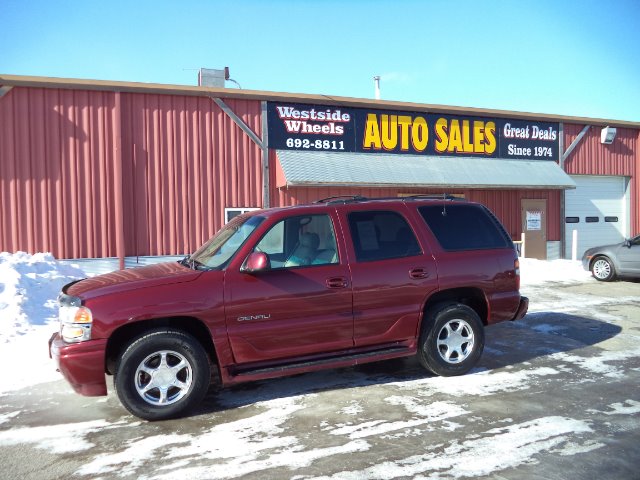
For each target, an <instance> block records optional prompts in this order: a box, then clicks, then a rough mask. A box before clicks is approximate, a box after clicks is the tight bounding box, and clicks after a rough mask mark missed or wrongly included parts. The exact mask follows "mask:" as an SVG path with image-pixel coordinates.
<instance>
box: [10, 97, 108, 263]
mask: <svg viewBox="0 0 640 480" xmlns="http://www.w3.org/2000/svg"><path fill="white" fill-rule="evenodd" d="M114 108H115V105H114V97H113V94H110V93H106V92H96V91H93V92H88V91H75V90H57V89H41V88H13V89H12V90H11V91H10V92H9V93H8V94H7V95H6V96H5V97H4V98H2V99H1V100H0V202H1V203H2V207H1V208H0V242H1V244H0V250H7V251H16V250H27V251H29V252H38V251H48V252H54V254H55V255H57V256H59V257H64V258H70V257H71V258H77V257H103V256H114V255H115V254H116V251H115V245H116V242H115V240H116V239H115V231H114V229H113V227H114V225H115V212H114V204H113V201H112V199H113V198H114V195H115V189H116V188H117V186H116V185H115V184H114V178H115V177H114V163H115V151H114V129H115V123H114Z"/></svg>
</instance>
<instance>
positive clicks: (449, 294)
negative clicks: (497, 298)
mask: <svg viewBox="0 0 640 480" xmlns="http://www.w3.org/2000/svg"><path fill="white" fill-rule="evenodd" d="M452 303H462V304H463V305H466V306H468V307H470V308H472V309H473V310H474V311H475V312H476V313H477V314H478V316H479V317H480V320H482V324H483V325H485V326H486V325H487V317H488V313H489V312H488V308H487V300H486V298H485V296H484V293H483V292H482V290H480V289H479V288H472V287H466V288H452V289H451V290H442V291H440V292H436V293H435V294H433V295H432V296H431V297H429V299H428V300H427V303H425V305H424V314H425V315H426V314H427V312H428V311H429V310H431V309H432V308H434V307H435V306H436V305H447V304H452Z"/></svg>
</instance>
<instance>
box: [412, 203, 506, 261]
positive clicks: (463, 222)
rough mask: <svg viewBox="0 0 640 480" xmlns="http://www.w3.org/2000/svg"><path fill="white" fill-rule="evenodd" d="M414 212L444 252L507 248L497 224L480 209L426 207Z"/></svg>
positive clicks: (490, 215)
mask: <svg viewBox="0 0 640 480" xmlns="http://www.w3.org/2000/svg"><path fill="white" fill-rule="evenodd" d="M418 210H419V211H420V214H421V215H422V218H424V220H425V222H427V225H428V226H429V228H430V229H431V231H432V232H433V234H434V235H435V236H436V238H437V239H438V242H439V243H440V245H441V246H442V248H444V249H445V250H448V251H456V250H476V249H488V248H503V247H507V246H508V247H511V239H510V238H509V237H508V236H507V234H506V232H505V231H504V229H503V227H502V225H501V224H500V222H498V220H497V219H496V218H495V217H494V216H493V214H491V213H490V212H489V211H488V210H487V209H485V208H483V207H482V206H480V205H455V204H454V205H446V207H445V206H443V205H433V206H431V205H430V206H426V207H420V208H419V209H418Z"/></svg>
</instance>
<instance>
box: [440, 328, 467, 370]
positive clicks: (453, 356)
mask: <svg viewBox="0 0 640 480" xmlns="http://www.w3.org/2000/svg"><path fill="white" fill-rule="evenodd" d="M474 340H475V338H474V335H473V329H472V328H471V325H469V324H468V323H467V322H466V321H465V320H461V319H456V320H450V321H449V322H447V323H445V324H444V326H443V327H442V328H441V329H440V332H438V340H437V347H438V352H439V353H440V357H442V359H443V360H444V361H445V362H447V363H451V364H456V363H461V362H464V360H465V359H466V358H467V357H468V356H469V355H471V353H472V352H473V346H474Z"/></svg>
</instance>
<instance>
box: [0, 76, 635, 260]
mask: <svg viewBox="0 0 640 480" xmlns="http://www.w3.org/2000/svg"><path fill="white" fill-rule="evenodd" d="M225 101H226V103H227V104H228V105H229V107H230V108H231V109H232V110H233V111H234V112H235V113H236V114H237V115H238V116H240V118H242V120H243V121H244V122H245V123H246V124H247V125H248V126H249V127H250V128H251V129H252V130H253V131H254V132H256V133H257V134H258V136H261V135H260V133H261V131H262V129H261V104H260V101H258V100H240V99H236V100H232V99H228V100H225ZM581 129H582V126H581V125H571V124H566V125H565V126H564V132H565V138H564V141H565V147H566V146H568V145H570V143H571V141H572V140H573V139H574V138H575V137H576V136H577V135H578V133H579V132H580V130H581ZM639 134H640V133H639V132H638V131H637V130H634V129H624V128H619V129H618V134H617V137H616V140H615V142H614V143H613V145H611V146H603V145H601V144H600V129H599V127H592V128H591V129H590V131H589V132H588V133H587V135H586V136H585V138H584V139H583V140H582V142H581V143H580V144H579V145H578V147H577V148H576V149H575V150H574V152H572V154H571V156H570V157H569V158H568V159H567V162H566V170H567V172H568V173H570V174H588V175H605V174H608V175H623V176H628V177H632V178H633V179H632V185H631V216H632V231H633V232H634V233H637V232H638V231H640V219H638V208H637V204H638V201H639V199H638V191H639V189H640V181H639V179H638V173H640V138H639ZM260 155H261V151H260V149H259V148H258V146H257V145H255V144H254V143H253V142H252V141H251V140H250V139H249V137H248V136H247V135H246V134H245V133H244V132H242V130H241V129H240V128H239V127H238V126H237V125H236V124H235V123H234V122H233V120H232V119H231V118H229V117H228V116H227V115H226V114H224V112H222V110H221V109H220V108H219V107H218V106H217V105H215V103H214V102H213V101H212V100H211V99H210V98H206V97H195V96H186V95H185V96H183V95H163V94H156V93H118V92H115V91H106V90H105V91H97V90H92V91H88V90H77V89H76V90H71V89H69V90H67V89H58V88H35V87H14V88H13V89H11V90H10V91H9V92H8V93H7V94H6V95H5V96H4V97H2V98H1V99H0V202H1V203H0V251H3V250H7V251H17V250H26V251H28V252H32V253H33V252H37V251H50V252H52V253H53V254H54V255H55V256H56V257H57V258H93V257H120V258H122V259H124V257H132V256H148V255H178V254H182V253H186V252H190V251H193V250H194V249H195V248H197V247H198V246H199V245H200V244H201V243H202V242H204V241H205V240H206V239H207V238H208V237H209V236H211V235H212V234H213V233H214V232H215V231H216V230H217V229H218V228H220V226H222V224H223V223H224V218H223V215H224V208H225V207H261V206H262V170H261V166H260ZM269 160H270V185H271V189H270V195H271V204H272V205H273V206H286V205H294V204H299V203H308V202H312V201H314V200H317V199H320V198H324V197H329V196H334V195H354V194H355V195H363V196H368V197H382V196H392V197H393V196H397V195H398V194H411V193H434V194H439V193H442V192H441V191H434V190H425V189H393V188H389V189H388V188H378V189H375V188H366V189H364V188H291V189H286V188H284V189H278V188H276V187H275V185H276V179H275V177H276V175H277V168H275V167H276V166H277V163H276V162H277V160H276V158H275V152H273V151H271V152H270V159H269ZM447 193H459V194H464V195H465V197H466V198H468V199H470V200H474V201H479V202H482V203H484V204H486V205H487V206H489V208H491V209H492V210H493V211H494V212H495V213H496V215H497V216H498V217H499V218H500V219H501V221H502V222H503V223H504V224H505V226H506V228H507V230H508V232H509V233H510V234H511V235H512V237H513V238H518V237H519V236H520V230H521V214H520V204H521V200H522V199H523V198H536V199H537V198H546V199H547V200H548V239H549V240H551V241H553V240H560V235H561V232H560V222H561V219H560V218H559V215H560V207H559V206H560V198H561V192H559V191H555V190H520V191H513V190H491V191H487V190H451V191H448V192H447Z"/></svg>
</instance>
